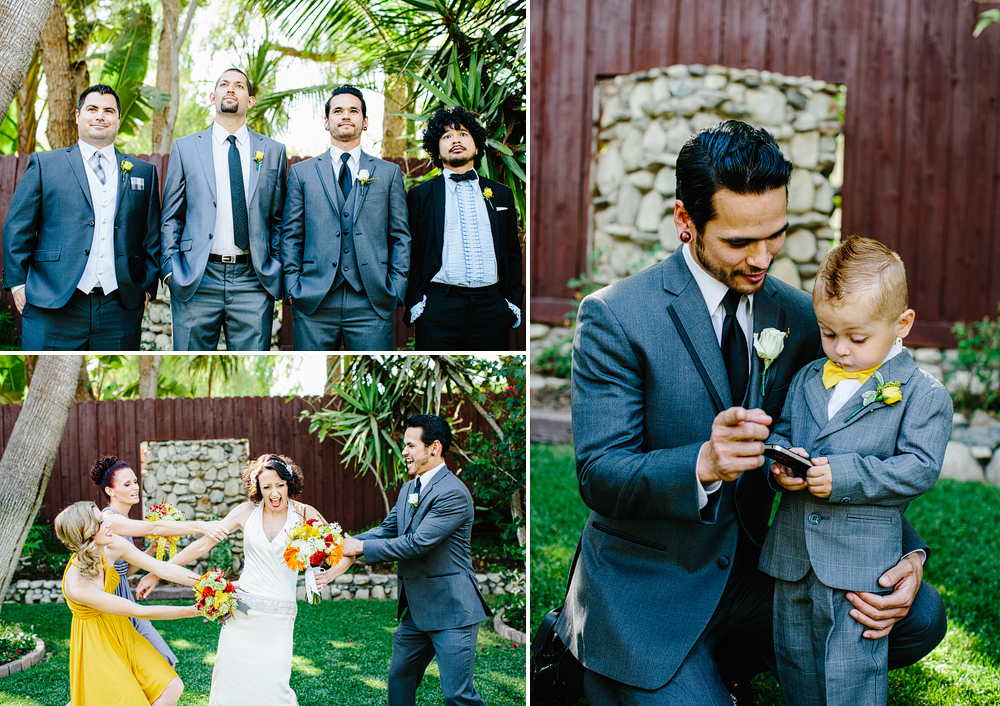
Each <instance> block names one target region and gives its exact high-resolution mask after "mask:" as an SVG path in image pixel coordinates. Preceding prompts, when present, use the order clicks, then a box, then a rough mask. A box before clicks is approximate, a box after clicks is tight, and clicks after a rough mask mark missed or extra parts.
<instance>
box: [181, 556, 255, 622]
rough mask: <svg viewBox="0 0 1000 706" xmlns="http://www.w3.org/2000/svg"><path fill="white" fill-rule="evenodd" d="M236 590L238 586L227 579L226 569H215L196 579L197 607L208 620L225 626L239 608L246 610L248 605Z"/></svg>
mask: <svg viewBox="0 0 1000 706" xmlns="http://www.w3.org/2000/svg"><path fill="white" fill-rule="evenodd" d="M236 591H237V588H236V586H234V585H233V584H232V582H231V581H228V580H227V579H226V572H225V571H223V570H222V569H213V570H212V571H209V572H207V573H206V574H204V575H203V576H202V577H201V578H199V579H198V580H197V581H195V584H194V593H195V595H196V596H197V597H198V600H197V602H196V603H195V607H196V608H197V609H198V613H199V614H201V615H202V616H203V617H204V618H205V619H206V620H211V621H213V622H216V621H217V622H218V623H219V625H222V626H225V624H226V620H227V619H228V618H229V617H230V616H231V615H233V614H235V613H236V611H237V609H240V610H243V612H246V606H244V605H243V603H241V602H240V601H239V599H238V598H237V596H236Z"/></svg>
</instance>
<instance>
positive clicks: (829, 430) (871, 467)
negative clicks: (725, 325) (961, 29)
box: [760, 235, 954, 706]
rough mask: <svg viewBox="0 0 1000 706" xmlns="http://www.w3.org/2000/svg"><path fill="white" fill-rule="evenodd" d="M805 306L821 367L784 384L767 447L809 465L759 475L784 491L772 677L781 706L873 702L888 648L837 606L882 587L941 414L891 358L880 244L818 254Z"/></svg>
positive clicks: (892, 263)
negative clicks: (811, 315) (812, 317)
mask: <svg viewBox="0 0 1000 706" xmlns="http://www.w3.org/2000/svg"><path fill="white" fill-rule="evenodd" d="M813 307H814V309H815V311H816V318H817V319H818V320H819V326H820V331H821V333H822V335H823V351H824V352H825V353H826V355H827V358H825V359H822V360H816V361H813V362H812V363H810V364H809V365H807V366H806V367H805V368H803V369H802V370H800V371H799V372H798V373H797V374H796V375H795V377H794V378H793V379H792V384H791V386H790V387H789V391H788V396H787V398H786V400H785V406H784V409H783V410H782V412H781V418H780V419H779V420H778V423H777V424H776V425H775V428H774V432H773V433H772V434H771V436H770V438H769V439H768V443H771V444H778V445H780V446H782V447H784V448H789V447H791V448H793V449H795V450H796V451H797V452H799V453H800V454H801V455H805V456H811V457H812V464H811V465H810V466H809V467H808V468H806V469H805V473H803V474H802V475H803V476H805V477H796V476H795V475H794V474H793V473H791V472H790V471H789V469H787V468H785V466H784V465H783V464H780V463H777V462H775V463H773V464H772V465H771V474H772V475H773V478H772V482H773V483H774V487H775V489H776V490H784V491H787V492H785V493H783V494H782V496H781V505H780V506H779V507H778V511H777V513H776V514H775V517H774V522H773V524H772V525H771V529H770V530H769V532H768V535H767V540H766V541H765V542H764V547H763V549H762V551H761V558H760V569H761V571H763V572H764V573H766V574H767V575H769V576H773V577H774V578H775V579H776V580H775V582H774V584H775V585H774V635H775V639H774V643H775V652H776V657H777V667H778V671H777V674H778V679H779V681H780V682H781V689H782V692H783V693H784V695H785V700H786V702H787V703H792V704H796V705H799V704H801V705H805V704H814V705H816V706H855V705H856V704H858V703H861V704H866V705H870V706H877V705H879V704H883V705H884V704H885V703H886V700H887V697H888V688H889V679H888V670H887V668H886V666H887V662H888V644H887V641H886V640H874V641H872V640H865V639H863V638H862V636H861V633H862V631H863V629H864V627H863V626H861V625H858V623H857V622H855V621H854V620H852V619H851V617H850V615H849V610H850V608H851V604H850V603H848V601H847V600H845V597H844V596H845V594H846V593H847V592H848V591H871V592H880V591H884V590H885V588H886V587H885V586H883V585H882V584H880V583H879V578H880V577H881V576H882V573H883V572H884V571H885V570H886V569H887V568H888V567H890V566H892V565H893V564H894V563H895V562H896V560H897V558H898V556H899V546H900V542H901V539H902V520H903V513H904V512H905V511H906V507H907V506H908V505H909V502H910V500H912V499H913V498H915V497H917V496H918V495H920V494H922V493H925V492H927V491H929V490H930V489H931V488H933V487H934V484H935V482H936V481H937V477H938V474H939V473H940V471H941V464H942V463H943V461H944V452H945V447H946V446H947V445H948V439H949V438H950V437H951V425H952V416H953V413H954V407H953V405H952V401H951V396H950V395H949V394H948V392H947V390H945V389H944V386H943V385H942V384H941V383H939V382H938V381H937V380H935V379H934V378H932V377H931V376H930V375H928V374H927V373H925V372H923V371H922V370H919V369H918V368H917V366H916V364H915V363H914V362H913V358H911V357H910V354H909V353H907V352H906V350H905V349H904V348H903V340H902V339H904V338H906V335H907V334H908V333H909V331H910V328H911V327H912V326H913V321H914V317H915V314H914V311H913V309H909V308H908V303H907V288H906V273H905V271H904V267H903V263H902V261H901V260H900V259H899V257H898V256H897V255H896V254H895V253H894V252H892V251H891V250H889V248H887V247H886V246H885V245H883V244H882V243H879V242H876V241H874V240H868V239H867V238H859V237H858V236H856V235H852V236H850V237H849V238H847V239H846V240H845V241H844V242H843V243H841V244H840V246H839V247H837V248H836V249H835V250H833V251H832V252H830V253H829V254H828V255H827V256H826V258H824V260H823V263H822V264H821V265H820V269H819V273H818V274H817V276H816V285H815V287H814V289H813ZM803 491H805V492H803Z"/></svg>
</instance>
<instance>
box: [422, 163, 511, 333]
mask: <svg viewBox="0 0 1000 706" xmlns="http://www.w3.org/2000/svg"><path fill="white" fill-rule="evenodd" d="M479 186H480V188H482V189H483V190H486V189H492V190H493V198H492V199H490V200H489V202H487V204H486V211H487V213H488V214H489V217H490V229H491V230H492V232H493V252H494V254H495V255H496V258H497V275H498V276H499V278H500V291H502V292H503V295H504V298H505V299H506V300H507V301H509V302H510V303H511V304H514V305H515V306H518V307H520V306H521V304H522V299H523V298H524V284H523V283H522V280H521V241H520V240H518V237H517V209H516V208H515V207H514V193H513V192H512V191H511V190H510V188H509V187H507V186H504V185H503V184H499V183H497V182H495V181H492V180H490V179H485V178H483V177H479ZM444 189H445V186H444V175H443V174H439V175H438V176H436V177H434V178H433V179H428V180H427V181H425V182H424V183H422V184H420V185H418V186H415V187H413V188H412V189H410V192H409V193H408V194H407V195H406V207H407V210H408V211H409V214H410V238H411V241H410V242H411V246H410V277H409V284H408V286H407V289H406V301H405V305H406V314H405V316H404V317H403V320H404V321H405V322H406V324H407V326H412V324H411V323H410V309H412V308H413V305H414V304H417V303H418V302H419V301H420V300H421V299H423V296H424V294H426V293H427V287H428V285H429V284H430V282H431V278H432V277H433V276H434V275H436V274H437V273H438V270H440V269H441V251H442V248H443V247H444V208H445V207H444Z"/></svg>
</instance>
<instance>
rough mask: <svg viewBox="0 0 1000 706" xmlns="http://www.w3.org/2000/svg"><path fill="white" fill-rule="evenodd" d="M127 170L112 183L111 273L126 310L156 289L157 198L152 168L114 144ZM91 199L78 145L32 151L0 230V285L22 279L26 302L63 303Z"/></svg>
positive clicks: (82, 253) (78, 262) (84, 239)
mask: <svg viewBox="0 0 1000 706" xmlns="http://www.w3.org/2000/svg"><path fill="white" fill-rule="evenodd" d="M115 155H116V157H117V159H118V162H119V164H120V163H121V162H122V161H123V160H128V161H129V162H132V169H131V170H130V171H129V172H128V173H127V174H126V175H125V179H124V180H122V179H121V178H120V177H119V182H118V201H117V204H116V206H115V231H114V232H115V236H114V238H115V242H114V249H115V275H116V277H117V279H118V291H119V294H120V296H121V300H122V304H123V305H124V306H125V308H126V309H134V308H136V307H137V306H142V305H143V304H145V302H146V297H145V293H146V292H148V293H149V296H150V298H153V297H155V296H156V285H157V282H158V277H157V268H158V267H159V258H160V199H159V182H158V180H157V176H156V167H154V166H153V165H152V164H150V163H149V162H144V161H142V160H141V159H138V158H137V157H133V156H131V155H127V154H125V153H124V152H120V151H118V149H117V148H116V149H115ZM93 239H94V206H93V204H92V203H91V199H90V182H89V181H88V180H87V172H86V171H85V167H84V165H83V157H82V156H81V154H80V146H79V145H78V144H74V145H73V146H72V147H67V148H65V149H57V150H52V151H51V152H35V153H34V154H32V155H31V158H30V159H29V160H28V168H27V169H26V170H25V171H24V176H22V177H21V181H20V182H18V184H17V188H15V189H14V196H13V197H12V199H11V202H10V210H8V211H7V222H6V224H5V225H4V232H3V246H4V253H3V264H4V283H3V286H4V287H5V288H10V287H16V286H18V285H22V284H23V285H25V289H24V295H25V297H26V299H27V301H28V302H30V303H31V304H32V305H33V306H39V307H42V308H43V309H59V308H61V307H63V306H65V305H66V302H68V301H69V299H70V297H71V296H73V291H74V290H75V289H76V285H77V284H79V282H80V277H82V276H83V270H84V269H85V268H86V266H87V257H88V256H89V254H90V246H91V244H92V243H93Z"/></svg>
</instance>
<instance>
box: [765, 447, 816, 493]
mask: <svg viewBox="0 0 1000 706" xmlns="http://www.w3.org/2000/svg"><path fill="white" fill-rule="evenodd" d="M789 451H792V452H793V453H797V454H798V455H799V456H804V457H805V458H809V452H808V451H806V450H805V449H803V448H802V447H801V446H796V447H795V448H794V449H789ZM771 474H772V475H773V476H774V480H775V482H777V484H778V485H780V486H781V489H782V490H789V491H796V490H802V489H804V488H805V487H806V480H805V479H804V478H797V477H795V475H794V474H793V473H792V470H791V469H790V468H788V467H787V466H786V465H784V464H783V463H781V462H780V461H771Z"/></svg>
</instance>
